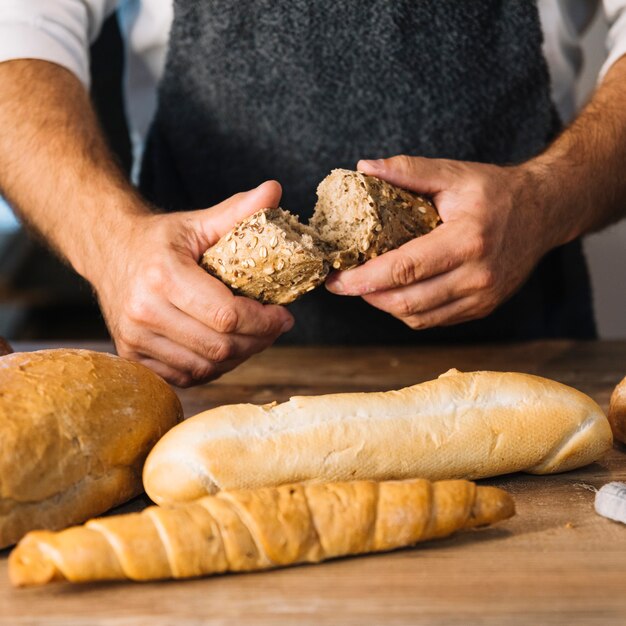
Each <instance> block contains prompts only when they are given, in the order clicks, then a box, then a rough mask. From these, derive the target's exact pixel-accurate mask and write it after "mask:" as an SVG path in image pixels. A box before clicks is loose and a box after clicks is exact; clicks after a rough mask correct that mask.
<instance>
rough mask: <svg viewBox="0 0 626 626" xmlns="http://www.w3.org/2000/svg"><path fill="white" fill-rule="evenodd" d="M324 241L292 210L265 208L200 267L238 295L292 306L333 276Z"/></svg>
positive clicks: (204, 258)
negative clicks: (304, 224)
mask: <svg viewBox="0 0 626 626" xmlns="http://www.w3.org/2000/svg"><path fill="white" fill-rule="evenodd" d="M319 243H320V242H319V240H318V239H317V237H316V235H315V233H314V232H312V231H311V230H310V229H308V228H307V227H306V226H303V225H302V224H300V223H299V222H298V220H297V218H296V217H295V216H293V215H291V214H290V213H288V212H287V211H284V210H283V209H280V208H278V209H264V210H263V211H259V212H257V213H255V214H254V215H252V216H250V217H249V218H247V219H245V220H243V221H242V222H241V223H239V224H238V225H237V226H236V227H235V228H234V229H233V230H231V231H230V232H229V233H227V234H226V235H225V236H224V237H222V238H221V239H220V240H219V241H218V242H217V243H216V244H215V245H214V246H212V247H211V248H209V249H208V250H207V251H206V252H205V253H204V255H203V256H202V259H201V261H200V264H201V265H202V267H204V269H206V270H207V271H208V272H209V273H210V274H212V275H213V276H216V277H217V278H219V279H220V280H221V281H222V282H223V283H225V284H226V285H228V286H229V287H230V288H231V289H232V290H233V291H234V292H235V293H237V294H241V295H244V296H248V297H249V298H253V299H255V300H258V301H259V302H262V303H264V304H289V303H290V302H293V301H294V300H295V299H296V298H298V297H299V296H301V295H303V294H305V293H306V292H307V291H311V290H312V289H315V287H317V286H318V285H320V284H321V283H323V282H324V279H325V278H326V275H327V274H328V263H327V261H326V259H325V257H324V255H323V253H322V251H321V250H320V247H319Z"/></svg>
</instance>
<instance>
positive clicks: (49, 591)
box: [0, 341, 626, 626]
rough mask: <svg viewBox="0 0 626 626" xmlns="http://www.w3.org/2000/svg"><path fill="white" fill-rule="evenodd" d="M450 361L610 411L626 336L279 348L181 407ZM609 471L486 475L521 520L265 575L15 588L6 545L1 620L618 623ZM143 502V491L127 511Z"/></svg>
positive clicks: (114, 625)
mask: <svg viewBox="0 0 626 626" xmlns="http://www.w3.org/2000/svg"><path fill="white" fill-rule="evenodd" d="M36 347H41V346H34V345H24V344H23V345H19V344H18V345H16V346H15V348H16V349H34V348H36ZM46 347H49V346H46ZM82 347H90V348H93V349H102V350H104V349H110V347H107V346H106V345H105V344H96V345H89V346H86V345H85V346H82ZM450 367H457V368H459V369H462V370H474V369H493V370H509V371H521V372H529V373H535V374H539V375H542V376H547V377H550V378H553V379H555V380H559V381H561V382H564V383H566V384H570V385H572V386H575V387H577V388H578V389H580V390H582V391H584V392H586V393H588V394H590V395H591V396H592V397H594V398H595V399H596V400H597V401H598V402H599V403H600V404H601V405H602V406H603V408H604V409H606V408H607V405H608V400H609V395H610V392H611V390H612V389H613V387H614V385H615V384H616V383H617V382H618V381H619V380H620V379H621V378H622V377H623V376H624V374H626V342H585V343H578V342H570V341H554V342H536V343H528V344H524V345H510V346H506V345H494V346H485V345H483V346H465V347H415V348H414V347H411V348H404V347H402V348H398V347H389V348H380V347H377V348H364V347H360V348H274V349H272V350H269V351H267V352H266V353H264V354H262V355H258V356H257V357H255V358H253V359H252V360H250V361H249V362H248V363H246V364H244V365H243V366H241V367H240V368H239V369H237V370H236V371H235V372H232V373H230V374H228V375H226V376H224V377H223V378H222V379H220V380H219V381H216V382H214V383H212V384H209V385H205V386H202V387H198V388H194V389H189V390H181V391H180V392H179V394H180V397H181V399H182V401H183V404H184V406H185V411H186V415H188V416H189V415H192V414H194V413H196V412H198V411H200V410H203V409H206V408H208V407H211V406H215V405H218V404H223V403H235V402H248V401H249V402H255V403H261V402H267V401H270V400H274V399H275V400H279V401H281V400H285V399H287V398H288V397H289V396H291V395H294V394H319V393H327V392H335V391H355V390H382V389H392V388H398V387H402V386H405V385H409V384H413V383H416V382H420V381H423V380H428V379H431V378H433V377H435V376H437V375H438V374H440V373H441V372H443V371H445V370H446V369H448V368H450ZM611 480H622V481H624V480H626V448H624V447H619V448H618V447H616V448H615V449H614V450H613V451H612V452H611V453H610V454H608V455H607V456H606V457H605V458H604V459H603V460H602V461H601V462H599V463H595V464H593V465H591V466H589V467H587V468H584V469H582V470H579V471H575V472H569V473H567V474H561V475H556V476H528V475H524V474H515V475H509V476H504V477H500V478H496V479H491V480H488V481H482V483H483V484H493V485H497V486H499V487H503V488H505V489H507V490H508V491H510V492H511V493H512V495H513V496H514V498H515V500H516V504H517V515H516V517H515V518H513V519H512V520H509V521H507V522H504V523H502V524H500V525H497V526H495V527H493V528H487V529H482V530H474V531H470V532H465V533H462V534H459V535H456V536H454V537H451V538H449V539H446V540H443V541H433V542H429V543H426V544H422V545H420V546H419V547H416V548H414V549H407V550H401V551H398V552H395V553H389V554H383V555H376V556H365V557H358V558H346V559H341V560H337V561H334V562H328V563H325V564H321V565H308V566H300V567H294V568H289V569H283V570H277V571H272V572H266V573H255V574H245V575H227V576H217V577H213V578H205V579H199V580H191V581H181V582H162V583H144V584H132V583H124V584H92V585H83V586H71V585H68V584H57V585H50V586H48V587H43V588H31V589H22V590H15V589H12V588H11V587H10V586H9V583H8V579H7V572H6V559H7V555H8V552H6V551H5V552H0V624H2V625H3V626H4V625H6V626H9V625H10V626H30V625H35V624H46V626H78V625H81V626H82V625H89V626H100V625H102V626H104V625H107V626H109V625H110V626H126V625H129V626H139V625H142V626H143V625H144V624H145V625H148V624H149V625H170V624H171V625H180V626H198V625H200V624H215V625H224V624H233V625H237V626H239V625H241V626H248V625H250V626H252V625H254V626H260V625H263V626H270V625H274V624H275V625H277V626H282V625H287V624H297V625H298V626H305V625H309V624H310V625H314V624H315V625H322V626H325V625H357V624H358V625H362V624H376V625H378V624H381V625H382V624H386V625H390V626H400V625H409V624H411V625H414V624H415V625H419V624H434V625H444V624H463V625H466V624H481V625H494V626H495V625H498V626H500V625H503V624H506V625H510V624H512V625H518V624H519V625H527V624H529V625H531V624H532V625H540V624H546V625H561V624H563V625H565V624H567V625H568V626H579V625H580V626H594V625H596V624H597V625H609V624H610V625H613V624H615V625H618V624H620V625H622V624H626V526H625V525H621V524H617V523H615V522H611V521H609V520H606V519H603V518H601V517H599V516H597V515H596V514H595V513H594V510H593V499H594V489H597V488H599V487H600V486H601V485H603V484H604V483H606V482H609V481H611ZM144 505H145V500H142V499H141V498H140V499H137V500H135V501H134V502H132V503H130V504H129V505H126V507H122V508H123V510H136V509H138V508H140V507H142V506H144Z"/></svg>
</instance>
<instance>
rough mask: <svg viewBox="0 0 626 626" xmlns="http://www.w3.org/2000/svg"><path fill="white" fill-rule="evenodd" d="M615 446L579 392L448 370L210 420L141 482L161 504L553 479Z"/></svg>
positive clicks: (181, 433)
mask: <svg viewBox="0 0 626 626" xmlns="http://www.w3.org/2000/svg"><path fill="white" fill-rule="evenodd" d="M611 444H612V436H611V429H610V427H609V424H608V421H607V418H606V416H605V415H604V413H603V412H602V410H601V409H600V407H599V406H598V405H597V404H596V403H595V402H594V401H593V400H592V399H591V398H589V397H588V396H586V395H584V394H583V393H581V392H579V391H576V390H575V389H572V388H570V387H566V386H565V385H562V384H559V383H557V382H554V381H551V380H547V379H545V378H539V377H537V376H531V375H527V374H513V373H501V372H471V373H461V372H459V371H457V370H451V371H449V372H447V373H446V374H444V375H442V376H440V377H439V378H438V379H437V380H433V381H429V382H426V383H422V384H419V385H414V386H412V387H407V388H406V389H401V390H399V391H387V392H379V393H346V394H333V395H325V396H316V397H293V398H291V399H290V400H289V401H288V402H285V403H283V404H278V405H276V404H269V405H265V406H255V405H251V404H238V405H233V406H221V407H218V408H216V409H212V410H210V411H205V412H204V413H200V414H199V415H197V416H195V417H192V418H190V419H188V420H187V421H186V422H183V423H182V424H180V425H178V426H176V427H175V428H173V429H172V430H171V431H170V432H169V433H167V434H166V435H165V437H163V439H161V440H160V441H159V442H158V443H157V445H156V446H155V447H154V449H153V450H152V452H151V453H150V454H149V456H148V459H147V460H146V465H145V467H144V474H143V479H144V487H145V489H146V491H147V493H148V495H149V496H150V497H151V498H152V500H154V501H155V502H156V503H158V504H165V503H171V502H176V501H183V500H193V499H195V498H198V497H201V496H203V495H205V494H212V493H216V492H217V491H219V490H220V489H243V488H255V487H264V486H271V485H280V484H284V483H290V482H299V481H341V480H399V479H405V478H427V479H429V480H441V479H449V478H468V479H478V478H484V477H488V476H496V475H498V474H506V473H509V472H518V471H525V472H530V473H534V474H549V473H553V472H563V471H566V470H570V469H574V468H576V467H581V466H583V465H586V464H588V463H591V462H592V461H595V460H596V459H598V458H599V457H600V456H602V454H603V453H604V452H605V451H606V450H607V449H609V448H610V447H611Z"/></svg>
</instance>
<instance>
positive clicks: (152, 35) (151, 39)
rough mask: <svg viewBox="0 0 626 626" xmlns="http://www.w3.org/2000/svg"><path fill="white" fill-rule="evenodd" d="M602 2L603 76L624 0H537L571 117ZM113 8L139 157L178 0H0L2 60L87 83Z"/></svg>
mask: <svg viewBox="0 0 626 626" xmlns="http://www.w3.org/2000/svg"><path fill="white" fill-rule="evenodd" d="M521 1H525V0H521ZM601 4H602V6H603V9H604V12H605V15H606V18H607V21H608V25H609V32H608V37H607V51H608V57H607V59H606V61H605V63H604V66H603V67H602V70H601V72H600V78H602V76H603V75H604V74H605V73H606V71H607V70H608V68H609V67H610V66H611V65H612V64H613V63H614V62H615V61H616V60H617V59H618V58H619V57H621V56H622V55H623V54H626V0H603V1H602V2H601V1H600V0H539V12H540V17H541V24H542V29H543V33H544V54H545V57H546V60H547V62H548V67H549V70H550V74H551V79H552V97H553V100H554V102H555V104H556V106H557V108H558V109H559V112H560V113H561V116H562V118H563V119H564V120H565V121H569V120H570V119H571V118H572V117H573V116H574V114H575V105H574V102H575V100H574V88H575V83H576V78H577V77H578V75H579V72H580V69H581V65H582V58H581V51H580V38H581V36H582V34H583V33H584V30H585V28H586V27H587V25H588V24H589V23H590V22H591V20H592V19H593V16H594V15H595V12H596V11H597V10H598V8H599V7H600V5H601ZM115 10H117V11H118V16H119V23H120V30H121V32H122V36H123V38H124V39H125V42H126V46H125V54H126V63H125V68H126V72H125V90H124V91H125V104H126V113H127V117H128V124H129V128H130V133H131V142H132V145H133V154H134V161H135V164H136V165H137V164H138V163H139V162H140V158H141V150H142V147H143V144H144V139H145V136H146V134H147V131H148V128H149V126H150V122H151V120H152V117H153V115H154V112H155V109H156V88H157V84H158V82H159V79H160V77H161V75H162V74H163V68H164V65H165V56H166V53H167V45H168V39H169V31H170V27H171V24H172V19H173V5H172V0H0V62H2V61H7V60H9V59H17V58H30V59H43V60H46V61H51V62H53V63H57V64H59V65H62V66H63V67H65V68H67V69H69V70H70V71H72V72H73V73H74V74H75V75H76V76H77V77H78V78H79V79H80V80H81V81H82V82H83V83H84V84H85V85H86V86H88V85H89V45H90V44H91V43H93V41H94V40H95V39H96V38H97V36H98V33H99V32H100V29H101V27H102V24H103V22H104V20H105V19H106V18H107V17H108V16H109V15H111V14H112V13H113V12H114V11H115ZM135 173H136V172H135Z"/></svg>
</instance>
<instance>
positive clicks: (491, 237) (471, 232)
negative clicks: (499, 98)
mask: <svg viewBox="0 0 626 626" xmlns="http://www.w3.org/2000/svg"><path fill="white" fill-rule="evenodd" d="M358 169H359V170H360V171H362V172H364V173H365V174H369V175H372V176H377V177H379V178H382V179H384V180H387V181H389V182H390V183H393V184H394V185H398V186H399V187H404V188H405V189H410V190H413V191H416V192H419V193H424V194H428V195H430V196H432V197H433V199H434V202H435V205H436V206H437V209H438V211H439V214H440V215H441V219H442V221H443V224H441V225H440V226H438V227H437V228H436V229H435V230H434V231H432V232H431V233H429V234H427V235H424V236H422V237H419V238H417V239H414V240H413V241H410V242H408V243H406V244H405V245H403V246H401V247H400V248H398V249H397V250H392V251H390V252H387V253H386V254H383V255H382V256H380V257H378V258H376V259H372V260H370V261H368V262H367V263H365V264H364V265H362V266H361V267H358V268H356V269H353V270H347V271H344V272H337V273H335V274H334V275H333V276H332V277H331V278H330V279H329V280H328V281H327V283H326V285H327V288H328V289H329V290H330V291H332V292H333V293H337V294H344V295H351V296H362V297H363V299H364V300H365V301H366V302H368V303H369V304H371V305H373V306H375V307H376V308H379V309H381V310H383V311H386V312H388V313H390V314H391V315H393V316H394V317H396V318H398V319H400V320H402V321H403V322H404V323H405V324H407V325H408V326H410V327H411V328H414V329H422V328H428V327H431V326H442V325H449V324H457V323H459V322H464V321H466V320H470V319H476V318H480V317H484V316H485V315H488V314H489V313H491V311H493V309H494V308H495V307H497V306H498V305H499V304H500V303H501V302H503V301H504V300H506V299H507V298H508V297H509V296H511V295H512V294H513V293H514V292H515V290H516V289H517V288H518V287H519V286H520V285H521V284H522V282H523V281H524V280H525V278H526V277H527V276H528V274H529V273H530V272H531V270H532V269H533V267H534V266H535V265H536V263H537V262H538V261H539V259H540V258H541V257H542V255H543V254H544V253H545V252H546V251H547V250H549V249H550V247H552V245H554V239H555V238H554V235H553V233H550V232H547V230H546V226H545V223H544V222H543V219H542V208H541V207H540V206H538V205H537V203H536V202H537V200H536V198H535V199H534V200H533V197H532V193H529V192H530V191H531V189H529V187H530V186H531V185H529V180H528V175H527V174H526V172H525V171H524V170H523V169H522V168H515V167H497V166H493V165H484V164H480V163H468V162H462V161H449V160H443V159H426V158H419V157H408V156H397V157H393V158H390V159H384V160H379V161H360V162H359V163H358Z"/></svg>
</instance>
